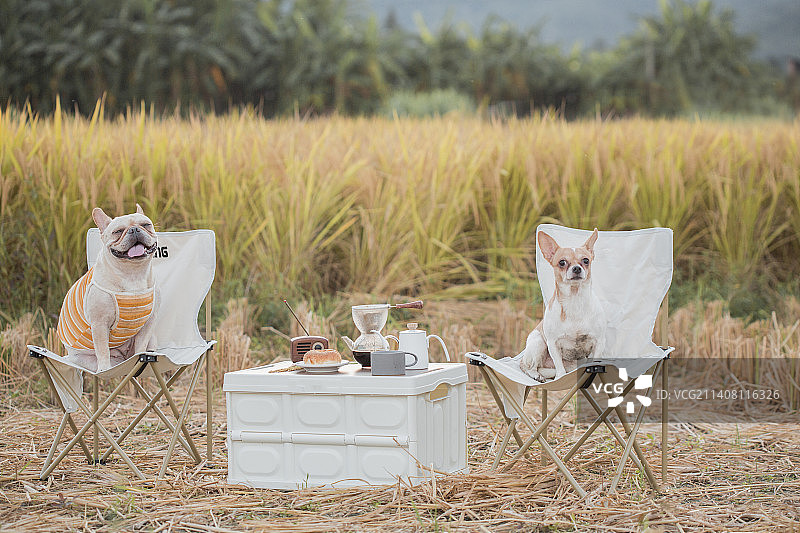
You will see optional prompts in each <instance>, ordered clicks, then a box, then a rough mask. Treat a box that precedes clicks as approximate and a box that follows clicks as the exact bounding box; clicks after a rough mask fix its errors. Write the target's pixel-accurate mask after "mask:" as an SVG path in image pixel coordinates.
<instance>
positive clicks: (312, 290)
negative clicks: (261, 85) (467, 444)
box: [0, 106, 800, 319]
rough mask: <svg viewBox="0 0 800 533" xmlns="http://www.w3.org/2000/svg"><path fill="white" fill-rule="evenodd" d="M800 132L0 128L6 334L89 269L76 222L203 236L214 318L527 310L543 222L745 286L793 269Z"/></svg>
mask: <svg viewBox="0 0 800 533" xmlns="http://www.w3.org/2000/svg"><path fill="white" fill-rule="evenodd" d="M799 144H800V121H795V122H778V121H765V122H719V123H715V122H700V121H696V122H691V121H681V120H676V121H656V120H643V119H628V120H619V121H601V120H596V121H585V122H566V121H563V120H561V119H556V118H552V117H549V116H539V117H535V118H531V119H528V120H511V121H503V122H500V121H495V122H487V121H485V120H480V119H478V118H469V117H455V116H454V117H445V118H436V119H426V120H415V119H398V120H391V119H381V118H339V117H331V118H321V119H314V120H298V119H286V120H275V121H266V120H263V119H261V118H258V117H256V116H253V115H251V114H248V113H247V112H239V113H235V114H231V115H226V116H218V117H215V116H206V115H203V116H193V117H189V118H187V119H181V118H177V117H176V118H156V117H154V116H153V115H152V114H148V113H147V112H146V110H138V111H131V112H129V113H128V114H127V115H125V116H121V117H119V118H116V119H105V118H103V112H102V109H101V108H100V107H99V106H98V109H97V110H96V112H95V114H94V116H93V117H91V118H86V119H85V118H80V117H73V116H69V115H67V114H65V113H63V112H61V111H60V110H59V111H57V112H56V113H55V114H54V115H53V116H48V117H35V116H30V115H29V114H26V113H24V112H16V111H10V110H6V111H3V112H0V223H1V224H2V226H1V228H2V229H0V249H2V250H3V251H4V252H3V256H2V263H1V265H2V266H1V267H0V268H1V270H0V275H2V277H3V279H4V280H7V283H6V284H4V286H3V288H2V293H0V297H2V301H3V302H4V303H3V312H4V313H5V315H6V316H5V318H6V319H10V318H16V317H18V316H20V315H21V314H22V313H23V312H26V311H34V310H36V309H43V310H46V311H47V312H48V313H49V312H51V311H50V310H52V309H55V308H57V307H58V306H59V305H60V302H61V298H62V297H63V294H64V292H65V291H66V289H67V288H68V287H69V285H70V284H71V283H72V281H73V280H74V279H76V278H77V277H78V276H79V275H80V274H81V273H82V272H83V271H84V269H85V258H84V235H85V231H86V229H88V228H89V227H91V226H92V225H93V223H92V222H91V217H90V211H91V209H92V208H93V207H95V206H101V207H103V209H104V210H106V212H109V213H111V214H113V215H117V214H123V213H128V212H131V211H132V210H133V209H134V204H135V203H136V202H138V203H140V204H141V205H142V206H143V207H144V210H145V212H146V213H147V214H148V215H149V216H150V217H151V218H152V219H153V220H154V221H155V222H156V224H157V227H158V228H159V229H161V230H182V229H191V228H198V227H205V228H211V229H213V230H214V231H215V232H216V234H217V253H218V271H217V278H216V283H215V287H214V293H215V295H216V296H218V298H216V301H218V302H221V303H224V302H226V301H227V300H228V299H229V298H233V297H242V296H245V297H249V298H250V299H251V300H252V301H255V302H257V303H258V305H261V303H260V302H264V301H270V302H274V301H275V300H276V297H275V295H274V292H275V291H285V292H286V293H289V294H294V295H302V296H305V297H309V298H316V299H317V300H319V299H320V298H321V297H323V296H325V295H336V294H338V293H364V294H371V295H375V296H376V297H391V296H393V295H409V296H414V297H417V296H421V297H425V298H427V299H437V298H473V297H479V298H492V297H497V296H501V297H502V296H517V297H523V298H535V296H536V293H537V290H536V286H535V276H533V274H532V271H533V265H532V260H531V258H532V256H533V250H534V239H533V236H534V232H535V228H536V226H537V225H538V224H540V223H542V222H559V223H562V224H565V225H569V226H575V227H583V228H592V227H595V226H596V227H598V228H600V229H605V230H611V229H633V228H641V227H648V226H654V225H661V226H669V227H671V228H673V229H674V231H675V258H676V264H677V266H678V276H679V277H682V278H686V279H690V278H692V279H693V278H702V279H710V280H711V281H715V280H717V281H718V280H721V281H722V282H724V283H727V284H728V286H730V287H733V288H734V289H735V288H736V287H749V286H751V284H752V282H753V280H766V283H764V284H762V285H760V286H759V287H769V286H770V285H774V284H775V283H779V282H787V281H789V280H794V279H796V278H797V276H798V274H800V265H799V264H798V263H797V261H794V260H792V258H794V257H797V255H798V254H800V146H798V145H799Z"/></svg>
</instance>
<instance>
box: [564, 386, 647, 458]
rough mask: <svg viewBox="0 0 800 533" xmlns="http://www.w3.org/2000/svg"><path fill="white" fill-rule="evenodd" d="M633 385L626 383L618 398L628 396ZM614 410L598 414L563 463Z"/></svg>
mask: <svg viewBox="0 0 800 533" xmlns="http://www.w3.org/2000/svg"><path fill="white" fill-rule="evenodd" d="M598 375H599V376H600V380H601V381H602V382H603V383H605V382H606V381H605V379H604V378H603V374H598ZM634 385H635V382H633V381H631V382H630V383H628V384H627V385H626V386H625V388H624V389H622V393H621V394H620V396H625V395H626V394H628V392H630V390H631V389H633V386H634ZM614 410H615V409H614V407H607V408H606V409H605V410H603V412H602V413H601V414H600V416H598V417H597V418H596V419H595V421H594V422H592V425H591V426H589V427H588V428H587V429H586V431H584V432H583V434H582V435H581V436H580V437H579V438H578V440H576V441H575V443H574V444H573V445H572V447H571V448H570V449H569V451H568V452H567V455H565V456H564V460H565V461H569V460H570V458H571V457H572V456H573V455H574V454H575V453H576V452H577V451H578V449H579V448H580V447H581V446H583V443H584V442H586V439H588V438H589V437H590V436H591V434H592V433H594V431H595V430H596V429H597V428H598V427H599V426H600V424H602V423H603V422H604V421H605V419H606V418H607V417H608V415H610V414H611V413H612V412H613V411H614ZM626 431H627V430H626Z"/></svg>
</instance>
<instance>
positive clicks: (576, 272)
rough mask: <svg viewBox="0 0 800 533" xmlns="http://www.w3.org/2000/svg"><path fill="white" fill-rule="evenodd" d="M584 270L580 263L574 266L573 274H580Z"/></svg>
mask: <svg viewBox="0 0 800 533" xmlns="http://www.w3.org/2000/svg"><path fill="white" fill-rule="evenodd" d="M582 270H583V269H582V268H581V267H580V266H578V265H575V266H574V267H572V273H573V274H576V275H577V274H580V273H581V271H582Z"/></svg>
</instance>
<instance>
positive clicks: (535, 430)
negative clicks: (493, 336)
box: [497, 372, 590, 498]
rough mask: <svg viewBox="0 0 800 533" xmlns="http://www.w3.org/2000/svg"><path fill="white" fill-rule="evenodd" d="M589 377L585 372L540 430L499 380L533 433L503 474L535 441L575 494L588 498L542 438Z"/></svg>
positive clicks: (541, 425) (499, 385)
mask: <svg viewBox="0 0 800 533" xmlns="http://www.w3.org/2000/svg"><path fill="white" fill-rule="evenodd" d="M589 376H590V374H588V373H586V372H584V373H583V374H582V375H581V376H580V377H579V378H578V380H577V381H576V382H575V385H574V386H573V387H572V388H571V389H570V390H569V392H567V394H566V395H565V396H564V398H562V399H561V401H560V402H559V403H558V405H557V406H556V408H555V409H554V410H553V412H552V413H550V414H549V415H548V417H547V418H545V419H544V420H543V421H542V423H541V424H540V425H539V427H538V428H537V427H536V426H535V424H533V421H532V420H531V419H530V418H529V417H528V415H526V414H525V412H524V411H523V410H522V407H520V405H519V404H518V403H517V401H516V400H515V399H514V397H513V396H511V394H510V393H509V392H508V390H507V389H506V388H505V387H504V386H503V383H502V382H501V381H499V380H498V382H497V386H498V387H500V390H501V391H503V394H505V395H506V398H507V399H508V401H509V402H511V405H512V406H513V408H514V410H515V411H517V414H519V416H520V418H522V419H523V421H525V423H526V424H527V425H528V427H529V428H531V430H532V431H533V435H531V436H530V437H529V438H528V440H527V441H525V444H523V446H522V448H520V449H519V450H518V451H517V453H516V454H515V455H514V457H512V458H511V461H510V462H509V463H507V464H506V465H505V466H504V467H503V472H505V471H506V470H508V469H509V468H510V465H512V464H514V463H515V462H516V461H518V460H519V458H520V457H521V456H522V454H523V453H525V450H526V449H528V448H529V447H530V445H531V444H532V443H533V442H534V440H537V441H538V442H539V445H540V446H541V447H542V450H543V451H544V453H546V454H547V455H548V456H550V459H552V460H553V462H554V463H555V464H556V467H557V468H558V469H559V470H560V471H561V473H562V474H563V475H564V477H566V478H567V481H569V483H570V485H572V488H574V489H575V492H577V493H578V494H579V495H580V497H581V498H583V497H585V496H586V491H585V490H583V487H581V486H580V484H579V483H578V482H577V481H576V480H575V478H574V477H573V476H572V473H571V472H570V471H569V469H568V468H567V467H566V465H565V464H564V463H563V462H562V461H561V460H560V459H559V458H558V455H556V453H555V451H553V449H552V448H551V447H550V445H549V444H548V443H547V441H546V440H545V439H544V438H543V437H542V433H544V430H545V429H547V426H548V425H549V424H550V422H552V420H553V418H555V417H556V415H558V413H559V412H560V411H561V409H563V408H564V406H565V405H566V404H567V403H568V402H569V400H570V398H572V395H573V394H575V391H577V390H578V389H579V388H580V387H581V386H582V385H583V384H584V383H585V382H586V380H587V379H588V378H589Z"/></svg>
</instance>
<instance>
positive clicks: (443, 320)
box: [0, 107, 800, 532]
mask: <svg viewBox="0 0 800 533" xmlns="http://www.w3.org/2000/svg"><path fill="white" fill-rule="evenodd" d="M103 115H104V114H103V111H102V109H101V108H100V107H98V109H97V110H96V112H95V114H94V115H93V116H92V117H90V118H81V117H74V116H71V115H68V114H67V113H63V112H61V111H60V110H57V111H56V113H55V114H54V115H52V116H47V117H36V116H32V115H30V114H27V113H25V112H19V111H13V110H3V111H2V112H0V250H2V251H1V252H0V257H1V258H2V261H1V262H0V275H1V276H2V278H3V280H4V282H3V283H2V284H0V302H2V303H0V398H2V402H0V432H2V434H3V435H5V436H7V438H5V439H3V442H2V443H0V501H2V502H3V504H2V505H0V530H6V529H9V530H33V529H35V530H54V531H56V530H58V531H63V530H91V531H94V530H134V529H141V530H147V531H193V532H198V531H201V532H202V531H206V532H223V531H236V530H243V529H244V530H279V531H290V530H293V531H319V530H330V531H334V530H335V531H360V530H385V531H390V530H398V529H399V530H406V531H428V530H437V531H439V530H444V531H520V530H521V531H545V530H546V531H573V530H576V531H649V532H654V531H720V530H723V531H765V530H782V531H784V530H785V531H792V530H793V528H794V529H795V530H800V515H798V514H797V509H798V508H800V482H798V477H797V472H798V468H800V441H799V440H798V437H797V428H798V425H797V409H798V408H799V407H800V388H798V386H797V383H800V365H797V364H796V363H797V361H798V360H800V304H798V301H797V299H796V298H794V297H792V296H786V295H784V294H783V293H784V292H786V291H788V292H794V291H795V290H796V289H797V288H798V286H797V282H796V279H797V278H798V276H799V275H800V264H798V262H797V261H796V257H798V256H800V147H799V146H798V144H800V121H797V120H796V121H794V122H778V121H763V122H757V121H748V122H705V121H688V120H671V121H656V120H644V119H625V120H617V121H601V120H596V121H583V122H566V121H563V120H561V119H558V118H553V117H551V116H547V115H542V116H537V117H533V118H530V119H527V120H509V121H494V122H492V121H488V122H487V121H485V120H480V119H478V118H473V117H460V116H448V117H443V118H434V119H424V120H423V119H396V120H391V119H381V118H342V117H328V118H320V119H313V120H300V119H285V120H274V121H266V120H263V119H261V118H259V117H257V116H255V115H253V114H250V113H248V112H246V111H242V112H238V113H234V114H230V115H226V116H205V115H204V116H190V117H188V118H180V117H156V116H154V115H153V114H152V113H150V112H148V111H147V110H146V109H139V110H132V111H130V112H129V113H128V114H126V115H125V116H121V117H118V118H115V119H108V118H104V117H103ZM136 202H138V203H140V204H141V205H142V206H143V207H144V210H145V212H146V213H147V214H149V215H150V216H151V218H153V220H154V221H155V223H156V225H157V227H158V229H160V230H185V229H192V228H199V227H204V228H211V229H213V230H214V231H215V232H216V235H217V255H218V270H217V277H216V280H215V284H214V287H213V289H212V301H213V302H214V305H213V316H214V320H213V322H212V329H213V330H214V338H216V339H218V340H219V341H220V344H219V347H218V348H219V349H218V350H217V351H216V356H217V361H218V367H217V368H218V370H219V373H218V374H217V375H216V376H214V380H213V381H212V386H214V387H216V390H217V391H219V386H220V385H221V378H222V373H223V372H224V371H228V370H237V369H240V368H245V367H248V366H253V365H255V364H258V363H263V362H268V361H271V360H274V359H276V358H285V357H286V349H287V346H288V343H287V342H286V341H285V340H284V338H283V337H282V336H281V334H283V335H296V334H298V333H299V329H298V327H297V326H296V324H293V323H290V322H289V321H288V316H287V314H286V312H285V309H284V308H283V307H282V306H283V304H282V302H280V297H289V298H291V300H292V302H293V303H294V305H295V310H296V311H297V313H298V314H299V315H300V317H301V318H302V319H303V321H304V322H305V323H306V326H308V327H309V329H311V330H313V331H315V332H318V333H321V334H324V335H326V336H328V337H330V338H332V339H334V340H335V339H338V338H339V337H340V336H341V335H351V334H352V333H353V331H352V322H351V321H350V318H349V306H350V305H351V304H352V303H364V302H366V301H372V300H374V301H386V300H389V299H392V300H397V299H400V298H414V299H416V298H422V299H424V300H425V301H426V306H425V309H424V310H423V312H422V314H421V315H419V316H416V315H415V319H418V320H419V321H420V322H421V323H422V324H423V325H424V327H426V329H428V330H429V331H432V332H436V333H438V334H440V335H441V336H442V337H443V338H444V340H445V342H446V343H447V345H448V347H449V348H450V351H451V352H453V353H456V354H463V353H464V352H465V351H467V350H472V349H476V348H477V349H481V350H482V351H486V352H487V353H493V354H498V355H507V354H510V353H516V351H518V349H519V347H520V345H521V344H522V343H523V342H524V338H525V336H526V335H527V333H528V332H529V331H530V329H531V328H532V327H533V326H534V325H535V323H536V315H537V313H538V310H539V309H540V301H539V295H538V285H537V282H536V277H535V273H534V272H533V271H534V268H533V254H534V246H535V244H534V234H535V229H536V226H537V225H538V224H540V223H542V222H558V223H562V224H565V225H570V226H576V227H584V228H592V227H595V226H596V227H599V228H600V229H604V230H611V229H635V228H641V227H648V226H655V225H659V226H669V227H671V228H673V230H674V232H675V250H674V251H675V262H676V276H675V282H674V284H673V289H674V290H673V294H676V296H672V297H671V298H672V299H671V304H672V309H671V318H670V322H669V326H668V331H666V332H664V331H657V333H656V335H657V338H659V339H661V338H663V336H664V335H665V336H666V338H667V339H668V341H669V343H670V344H671V345H673V346H676V347H677V350H676V352H675V356H674V367H675V368H676V370H678V372H677V375H680V376H682V377H683V378H684V379H690V380H691V379H694V380H697V381H702V380H703V379H706V377H707V375H708V368H710V367H711V365H721V368H722V369H723V370H724V372H722V373H721V374H726V375H727V374H730V375H732V376H734V379H738V380H740V381H742V382H744V383H749V384H754V385H756V386H774V387H781V388H782V390H785V391H787V395H785V396H783V397H782V398H781V399H780V401H778V402H773V403H772V404H770V405H769V406H768V407H767V408H766V410H764V411H763V412H758V413H750V414H751V415H753V416H754V417H755V419H758V420H760V422H759V423H747V424H745V423H742V424H738V423H737V424H721V423H717V421H716V420H715V417H716V414H715V413H713V412H709V413H706V419H699V418H698V417H697V413H695V412H694V411H693V410H692V407H691V406H688V407H686V411H685V412H692V415H693V416H694V418H693V419H692V420H693V421H691V422H689V421H686V420H685V419H684V418H681V412H680V410H678V411H677V413H678V415H677V416H678V418H676V419H675V420H673V423H672V424H671V425H670V426H671V429H670V430H671V440H670V457H671V461H672V463H671V466H670V483H669V484H668V485H667V487H666V488H665V490H664V492H663V493H661V494H656V493H653V492H650V491H647V490H645V487H644V485H643V484H642V480H641V479H640V478H639V477H638V476H637V474H636V473H635V471H634V470H633V469H632V468H629V469H628V470H626V475H625V476H624V478H623V479H624V482H623V485H624V488H623V490H622V491H621V493H620V494H619V495H617V496H613V497H606V496H603V495H602V488H603V483H604V481H603V480H604V476H603V472H604V471H605V470H608V469H609V468H612V464H613V459H612V452H613V451H614V444H613V441H612V440H611V439H610V438H609V435H608V434H604V433H598V434H596V436H595V437H592V440H591V441H590V443H589V444H590V446H589V450H590V452H588V454H583V455H581V456H580V457H578V462H579V463H580V464H581V465H582V466H580V467H579V471H580V475H581V482H582V483H585V484H586V486H587V488H588V489H589V492H590V496H591V498H590V499H589V500H587V501H584V502H581V501H578V499H577V497H576V496H575V495H574V494H573V493H572V492H571V490H570V489H569V485H568V484H567V483H566V481H565V480H564V479H563V478H562V477H561V476H559V475H557V474H556V473H555V471H554V469H553V467H552V465H549V466H547V467H544V468H543V467H541V466H540V465H539V464H538V461H535V462H533V463H524V464H522V465H521V468H520V469H519V470H518V471H517V472H515V473H514V474H510V475H509V474H496V473H492V472H489V470H488V467H489V465H490V464H491V459H492V457H493V451H494V450H495V448H496V445H497V443H498V440H499V439H500V438H501V437H502V432H503V427H502V423H501V420H500V418H499V417H498V416H497V413H496V411H493V410H492V409H491V403H492V400H491V397H490V396H489V395H488V392H487V390H486V389H485V388H483V387H482V386H481V385H480V384H479V383H478V382H473V383H470V384H469V394H468V406H467V407H468V413H469V414H468V441H469V450H470V452H469V454H470V455H469V463H470V468H471V473H470V474H469V475H465V476H451V477H447V478H439V479H437V480H436V481H433V480H430V481H428V482H426V483H423V484H421V485H419V486H415V487H411V486H406V485H403V483H402V482H398V483H397V484H395V485H392V486H388V487H375V488H369V489H348V490H338V491H337V490H327V489H325V490H311V489H303V490H298V491H290V492H279V491H266V490H258V491H253V490H249V489H245V488H242V487H237V486H230V485H227V483H226V468H225V465H226V459H227V456H226V451H225V448H224V438H225V417H224V402H223V401H222V400H221V399H220V398H219V394H218V395H217V398H218V410H217V414H216V418H215V427H214V429H213V431H214V434H215V438H216V448H215V456H214V457H213V458H212V459H213V460H212V461H211V462H210V463H204V464H201V465H200V466H199V467H196V466H195V465H193V464H192V463H191V462H189V461H187V460H186V458H185V457H183V458H182V459H179V460H178V461H177V462H176V463H175V464H174V465H173V467H172V469H171V470H170V471H169V472H168V476H167V478H168V479H167V481H166V484H165V485H162V486H161V487H160V488H159V489H158V490H156V489H154V488H153V486H152V484H150V483H144V484H142V483H139V482H134V481H132V480H130V479H129V478H128V477H127V472H126V471H125V466H124V464H121V463H112V464H110V465H107V466H105V467H94V466H89V465H86V464H83V463H81V461H80V457H79V456H77V455H76V456H75V457H72V459H70V461H71V462H70V463H68V464H67V465H66V466H65V468H63V469H59V472H60V474H59V476H53V477H51V478H50V480H48V481H46V482H41V481H39V480H38V478H37V474H38V470H39V468H40V467H41V462H42V461H43V457H44V455H45V454H46V451H47V446H48V441H47V434H48V433H50V432H52V430H53V427H52V426H53V425H54V424H55V423H56V421H57V418H56V417H57V415H58V413H57V412H56V409H55V408H54V407H53V406H52V404H51V403H50V400H49V398H48V393H47V391H46V386H45V384H44V382H43V381H42V380H41V375H40V373H39V371H38V369H37V368H36V367H35V366H34V365H33V364H32V363H31V362H30V360H29V358H27V357H25V345H26V344H27V343H35V344H43V345H46V346H48V347H50V348H51V349H54V350H58V349H59V343H58V341H57V339H56V338H55V337H54V334H53V330H52V326H53V325H54V319H55V317H56V316H57V313H58V309H59V307H60V304H61V301H62V299H63V295H64V293H65V292H66V290H67V288H68V287H69V286H70V285H71V283H72V282H73V281H74V280H75V279H76V278H77V277H78V276H79V275H80V274H82V273H83V272H84V270H85V251H84V246H85V243H84V236H85V232H86V230H87V229H88V228H89V227H91V226H92V222H91V217H90V211H91V209H92V208H93V207H95V206H101V207H102V208H103V209H104V210H106V212H108V213H110V214H112V215H116V214H122V213H127V212H131V211H132V210H133V209H134V204H135V203H136ZM718 286H722V287H724V288H725V289H726V290H728V291H729V293H727V294H733V296H731V298H729V299H728V300H726V301H719V300H718V301H712V302H709V301H708V295H709V294H712V295H713V291H712V289H715V287H718ZM687 287H688V295H687ZM715 290H716V289H715ZM765 294H767V295H772V297H773V298H772V300H769V301H773V302H776V304H775V306H774V307H769V308H767V307H764V305H763V304H764V302H765V301H768V300H766V299H764V298H763V296H764V295H765ZM681 295H682V296H681ZM722 296H726V294H722ZM734 297H735V298H739V299H745V300H747V299H748V298H749V299H752V300H753V301H754V302H755V303H752V304H751V307H750V308H748V309H755V310H756V311H757V313H755V314H753V315H752V316H751V317H750V318H749V319H747V320H744V319H742V318H740V317H737V316H732V315H731V309H732V307H733V301H734V299H735V298H734ZM676 301H677V302H678V303H679V304H680V305H677V306H676V305H675V302H676ZM753 306H755V307H753ZM201 315H202V313H201ZM407 318H409V317H408V316H407V315H405V314H403V313H395V314H393V316H392V319H391V321H390V323H389V325H388V329H389V330H397V329H398V328H399V327H401V326H402V324H404V322H405V320H406V319H407ZM201 319H202V316H201ZM276 331H277V333H276ZM434 357H435V358H440V357H441V354H438V353H436V354H435V356H434ZM715 368H716V367H715ZM681 369H683V370H681ZM687 376H688V377H687ZM473 377H474V376H473ZM141 401H142V400H141V398H136V397H134V396H125V397H124V398H123V399H122V400H121V401H120V402H119V404H118V405H117V406H116V409H117V415H118V416H119V417H120V419H124V417H126V416H129V415H130V414H131V413H133V412H134V407H135V406H136V405H138V402H141ZM198 402H199V400H198ZM530 408H531V409H532V413H533V414H534V415H535V414H536V409H538V408H539V407H538V403H537V402H536V399H535V398H534V401H533V402H532V403H531V404H530ZM204 420H205V414H204V413H203V412H202V407H201V406H200V405H199V404H198V406H197V409H194V410H193V414H192V423H191V424H190V425H191V428H192V432H193V433H194V434H196V435H204V434H205V429H206V428H205V427H204ZM120 423H121V422H120ZM574 428H575V424H574V421H573V420H572V419H571V418H570V415H569V413H567V414H565V416H564V417H563V418H562V419H560V420H559V421H558V424H557V426H556V427H554V429H553V435H552V436H553V437H554V438H555V440H556V442H557V443H558V445H559V446H564V445H566V444H567V443H569V442H571V441H570V439H571V438H572V437H573V436H574V431H575V429H574ZM148 431H149V433H142V434H136V435H134V436H133V437H132V439H133V440H132V442H135V443H136V446H137V447H140V448H141V450H148V451H150V452H151V454H152V456H151V457H150V458H148V459H144V460H145V461H153V462H156V461H158V460H159V456H160V454H161V455H163V453H164V449H163V448H162V447H160V444H159V442H160V441H158V440H157V439H153V438H152V435H157V434H160V433H164V432H165V428H163V427H161V426H160V425H159V424H158V423H153V424H152V426H151V427H150V428H149V430H148ZM646 433H647V436H646V438H645V439H643V442H644V448H645V453H646V454H647V455H648V456H649V457H651V458H652V459H653V461H654V464H655V466H656V468H658V467H659V461H660V457H661V454H660V449H659V448H658V442H659V436H658V427H657V426H655V425H654V426H652V427H649V426H648V428H647V430H646Z"/></svg>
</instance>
